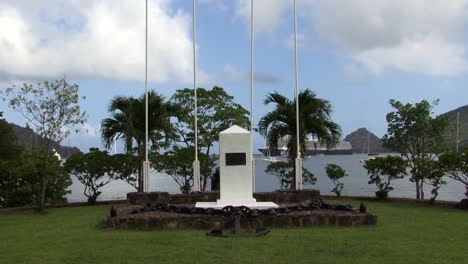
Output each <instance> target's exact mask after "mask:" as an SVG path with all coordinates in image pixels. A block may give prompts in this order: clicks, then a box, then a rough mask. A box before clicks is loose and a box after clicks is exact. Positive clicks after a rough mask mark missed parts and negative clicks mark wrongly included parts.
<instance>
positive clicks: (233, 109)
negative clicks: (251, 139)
mask: <svg viewBox="0 0 468 264" xmlns="http://www.w3.org/2000/svg"><path fill="white" fill-rule="evenodd" d="M171 102H173V103H174V104H175V105H177V106H178V111H177V115H176V117H177V126H176V131H177V141H178V143H179V144H182V145H184V146H185V147H188V148H190V147H193V146H194V145H195V135H194V127H195V126H194V111H193V107H194V95H193V89H188V88H185V89H180V90H177V91H176V93H175V94H174V95H173V96H172V98H171ZM197 108H198V111H197V120H198V121H197V122H198V148H199V152H201V153H204V155H205V156H210V155H211V148H212V147H213V144H214V143H215V142H218V141H219V133H220V132H221V131H223V130H226V129H228V128H229V127H231V126H232V125H238V126H240V127H244V128H249V126H250V122H249V116H248V115H249V112H248V111H247V110H246V109H244V108H243V107H242V106H241V105H240V104H237V103H235V102H234V97H233V96H231V95H229V94H227V93H226V91H225V90H224V89H223V88H222V87H219V86H214V87H213V88H212V89H211V90H207V89H204V88H198V89H197ZM192 161H193V160H192ZM213 167H214V163H213V162H211V160H210V159H205V160H202V159H200V170H201V171H200V174H201V176H202V182H201V188H202V190H205V188H206V186H207V183H208V180H209V179H210V178H211V177H212V170H213Z"/></svg>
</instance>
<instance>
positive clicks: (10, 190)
mask: <svg viewBox="0 0 468 264" xmlns="http://www.w3.org/2000/svg"><path fill="white" fill-rule="evenodd" d="M47 159H48V161H47V162H48V164H49V165H48V166H47V170H48V171H46V172H45V173H44V174H45V175H47V176H48V177H49V179H48V182H49V184H48V185H47V189H46V191H45V195H44V202H45V204H46V205H47V204H55V203H63V202H65V201H66V198H65V195H67V194H68V193H70V191H68V190H67V188H68V187H69V186H70V185H71V184H72V181H71V179H70V176H69V175H68V174H67V173H66V172H65V170H64V169H63V167H61V166H60V162H59V161H58V159H57V157H55V156H54V155H53V154H49V156H48V157H47ZM43 162H44V161H43V159H42V156H41V153H40V152H39V151H36V150H33V151H25V152H23V154H22V155H20V156H19V157H17V159H15V160H10V161H7V162H1V164H0V205H1V206H6V207H9V206H25V205H32V204H34V203H36V204H37V201H38V200H39V199H41V196H40V194H41V193H40V191H41V187H42V186H41V185H40V183H41V181H42V175H43V174H42V171H41V170H42V164H43Z"/></svg>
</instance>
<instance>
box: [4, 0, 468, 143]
mask: <svg viewBox="0 0 468 264" xmlns="http://www.w3.org/2000/svg"><path fill="white" fill-rule="evenodd" d="M254 1H255V18H254V19H255V23H256V31H255V73H256V76H257V79H256V82H255V106H254V107H255V110H254V119H255V121H258V120H259V119H260V118H261V116H262V115H263V114H265V113H266V112H267V111H268V110H271V109H272V107H266V106H264V105H262V100H263V98H264V97H265V95H266V94H267V93H269V92H273V91H278V92H281V93H284V94H285V95H287V96H289V97H292V96H293V95H294V57H293V55H294V54H293V49H292V33H293V17H292V3H293V2H292V0H254ZM191 3H192V1H189V0H151V1H150V29H149V30H150V33H149V34H150V53H149V58H150V59H149V71H150V79H151V83H150V88H151V89H155V90H157V91H158V92H160V93H162V94H163V95H165V96H166V97H170V96H171V95H172V94H173V93H174V91H175V90H176V89H179V88H184V87H192V84H191V78H192V57H191V56H192V50H191V47H192V28H191V26H192V24H191V22H192V20H191V8H192V5H191ZM297 5H298V15H299V17H298V31H299V40H300V41H299V87H300V89H305V88H310V89H312V90H314V91H315V92H316V93H317V95H318V96H319V97H321V98H325V99H327V100H330V102H331V103H332V105H333V107H334V113H333V119H334V120H335V121H336V122H338V123H339V124H340V125H341V127H342V131H343V136H345V135H346V134H348V133H350V132H352V131H354V130H355V129H357V128H360V127H368V128H369V129H370V130H371V131H372V132H374V133H375V134H377V135H378V136H382V135H383V134H385V131H386V122H385V114H386V113H387V112H389V111H390V110H391V109H390V107H389V105H388V101H389V99H391V98H395V99H398V100H401V101H403V102H411V103H413V102H417V101H420V100H422V99H427V100H430V101H432V100H434V99H437V98H438V99H440V100H441V101H440V104H439V106H438V107H437V108H436V109H435V113H436V114H438V113H443V112H446V111H449V110H452V109H454V108H457V107H460V106H463V105H466V104H468V100H467V99H466V98H468V90H467V89H466V87H465V83H467V82H466V78H467V69H468V67H467V65H468V64H467V56H466V48H467V43H468V42H467V41H466V36H467V34H466V30H464V26H465V25H466V19H467V18H468V1H466V0H453V1H449V2H448V3H447V1H442V0H440V1H439V0H413V1H398V0H391V1H390V0H355V1H340V0H329V1H320V0H297ZM249 18H250V0H197V23H198V25H197V26H198V27H197V43H196V45H197V56H198V72H199V80H200V83H199V86H200V87H205V88H209V87H212V86H213V85H218V86H222V87H224V88H225V89H226V90H227V91H228V93H230V94H232V95H233V96H234V97H235V100H236V101H237V102H238V103H240V104H242V105H243V106H244V107H245V108H247V109H249V107H250V98H249V96H250V90H249V89H250V87H249V79H248V78H249V71H250V46H249V44H250V39H249V38H250V31H249V30H250V28H249ZM143 67H144V1H130V0H116V1H115V0H114V1H111V0H97V1H91V0H84V1H63V0H62V1H60V0H44V1H27V0H16V1H14V0H0V89H4V88H5V87H9V86H11V85H12V84H15V83H21V82H36V81H38V80H48V79H56V78H60V77H62V76H64V75H66V76H67V78H68V79H69V80H71V81H73V82H76V83H78V84H79V85H80V93H81V95H84V96H86V97H87V99H86V100H85V101H83V102H82V106H83V109H85V110H86V111H87V112H88V113H89V118H88V123H87V124H86V126H85V128H87V131H84V130H83V132H81V133H79V134H78V135H73V136H72V137H71V138H70V140H69V141H70V145H73V146H78V147H79V148H81V149H82V150H87V149H88V148H89V147H91V146H101V143H100V139H99V124H100V121H101V120H102V119H103V118H105V117H106V116H107V112H106V108H107V105H108V103H109V101H110V100H111V99H112V98H113V97H114V96H115V95H131V96H139V95H141V94H142V93H143V92H144V83H143V78H144V71H143V70H144V68H143ZM0 111H5V118H6V119H7V120H8V121H10V122H14V123H17V124H20V125H24V123H25V121H24V120H23V119H22V118H21V116H19V115H18V114H16V113H14V112H12V111H11V110H8V109H7V106H6V104H5V103H4V102H0ZM254 141H255V142H254V145H255V147H262V146H263V145H264V140H263V138H262V137H261V136H260V135H255V137H254ZM64 144H65V145H67V144H68V140H66V141H65V142H64Z"/></svg>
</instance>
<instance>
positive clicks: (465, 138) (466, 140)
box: [442, 105, 468, 149]
mask: <svg viewBox="0 0 468 264" xmlns="http://www.w3.org/2000/svg"><path fill="white" fill-rule="evenodd" d="M457 113H460V132H459V136H460V145H459V147H460V149H462V148H465V147H468V105H465V106H462V107H459V108H457V109H455V110H452V111H449V112H447V113H445V114H442V115H445V116H447V117H448V118H449V119H450V123H451V124H450V127H449V129H448V131H447V136H448V137H449V139H450V141H453V148H454V149H455V146H456V134H457V133H456V131H457ZM451 145H452V144H451Z"/></svg>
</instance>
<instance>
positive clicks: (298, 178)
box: [294, 0, 302, 190]
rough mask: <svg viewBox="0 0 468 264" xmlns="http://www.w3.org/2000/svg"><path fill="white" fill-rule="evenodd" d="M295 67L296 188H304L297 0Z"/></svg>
mask: <svg viewBox="0 0 468 264" xmlns="http://www.w3.org/2000/svg"><path fill="white" fill-rule="evenodd" d="M294 67H295V78H296V88H295V94H296V144H297V145H296V150H297V153H296V162H295V167H296V170H295V171H296V175H295V176H296V184H295V186H296V190H302V159H301V149H300V141H299V127H300V126H299V91H298V82H299V81H298V69H297V14H296V0H294Z"/></svg>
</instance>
